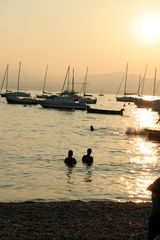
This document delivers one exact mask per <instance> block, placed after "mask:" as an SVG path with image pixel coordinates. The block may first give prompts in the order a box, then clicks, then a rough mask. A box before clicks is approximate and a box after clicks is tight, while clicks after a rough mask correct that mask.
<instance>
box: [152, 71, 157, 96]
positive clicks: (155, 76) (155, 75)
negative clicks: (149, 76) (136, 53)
mask: <svg viewBox="0 0 160 240" xmlns="http://www.w3.org/2000/svg"><path fill="white" fill-rule="evenodd" d="M156 78H157V68H155V72H154V84H153V96H155V92H156Z"/></svg>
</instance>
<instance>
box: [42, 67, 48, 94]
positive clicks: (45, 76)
mask: <svg viewBox="0 0 160 240" xmlns="http://www.w3.org/2000/svg"><path fill="white" fill-rule="evenodd" d="M47 73H48V64H47V66H46V71H45V75H44V83H43V89H42V93H44V90H45V85H46V79H47Z"/></svg>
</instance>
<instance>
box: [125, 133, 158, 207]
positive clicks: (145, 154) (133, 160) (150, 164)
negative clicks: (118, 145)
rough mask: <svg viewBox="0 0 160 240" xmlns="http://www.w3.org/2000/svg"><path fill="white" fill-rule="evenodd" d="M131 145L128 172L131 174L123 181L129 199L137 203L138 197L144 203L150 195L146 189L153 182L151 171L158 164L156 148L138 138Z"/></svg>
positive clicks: (152, 144) (153, 144)
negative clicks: (130, 165)
mask: <svg viewBox="0 0 160 240" xmlns="http://www.w3.org/2000/svg"><path fill="white" fill-rule="evenodd" d="M132 144H133V152H132V153H133V154H132V156H131V157H130V159H129V162H130V164H132V170H130V173H131V174H130V175H129V176H128V179H123V181H124V182H125V185H126V188H127V191H128V196H129V198H130V199H136V201H137V202H139V201H141V200H138V198H137V196H138V197H139V198H140V199H144V201H146V199H148V198H150V195H151V193H150V192H149V191H148V190H147V187H148V186H149V185H150V184H151V183H152V182H153V180H155V179H154V176H153V172H152V170H153V169H154V168H155V166H156V165H157V164H158V155H159V154H158V148H157V145H156V144H155V143H153V142H150V141H147V140H146V139H145V138H140V137H137V138H135V139H134V140H133V141H132ZM133 175H134V177H133Z"/></svg>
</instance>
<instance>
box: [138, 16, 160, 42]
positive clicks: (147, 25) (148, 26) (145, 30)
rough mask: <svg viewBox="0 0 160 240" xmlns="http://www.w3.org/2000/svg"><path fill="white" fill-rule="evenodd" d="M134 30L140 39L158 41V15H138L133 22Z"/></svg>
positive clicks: (159, 20) (159, 21) (159, 24)
mask: <svg viewBox="0 0 160 240" xmlns="http://www.w3.org/2000/svg"><path fill="white" fill-rule="evenodd" d="M134 30H135V33H136V36H137V37H138V38H139V39H140V40H143V41H144V40H145V41H148V42H153V41H158V40H160V17H159V16H153V15H148V16H143V17H140V18H139V19H137V21H136V22H135V25H134Z"/></svg>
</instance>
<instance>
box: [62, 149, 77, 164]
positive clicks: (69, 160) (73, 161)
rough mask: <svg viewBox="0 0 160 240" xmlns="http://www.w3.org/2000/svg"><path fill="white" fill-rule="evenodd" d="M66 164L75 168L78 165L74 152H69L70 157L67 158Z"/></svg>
mask: <svg viewBox="0 0 160 240" xmlns="http://www.w3.org/2000/svg"><path fill="white" fill-rule="evenodd" d="M64 162H65V164H66V165H68V166H70V167H72V166H74V165H75V164H76V163H77V161H76V159H75V158H74V157H73V151H72V150H69V151H68V157H66V158H65V160H64Z"/></svg>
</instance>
